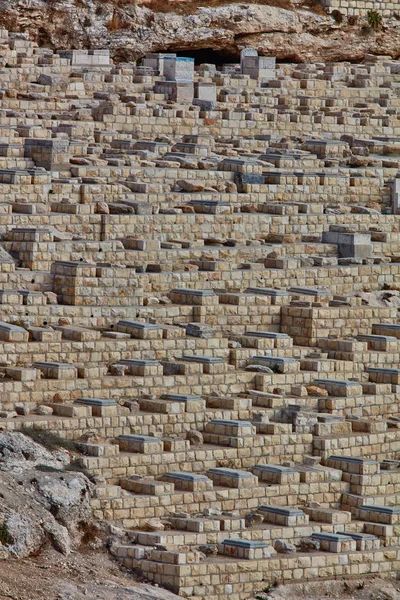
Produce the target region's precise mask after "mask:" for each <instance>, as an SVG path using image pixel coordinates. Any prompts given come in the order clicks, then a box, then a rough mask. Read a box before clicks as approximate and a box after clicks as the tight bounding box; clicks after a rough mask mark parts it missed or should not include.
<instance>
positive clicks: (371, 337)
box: [357, 333, 398, 342]
mask: <svg viewBox="0 0 400 600" xmlns="http://www.w3.org/2000/svg"><path fill="white" fill-rule="evenodd" d="M357 339H358V340H361V341H362V340H366V341H371V342H397V341H398V338H396V337H394V336H393V335H375V334H373V333H365V334H361V335H358V336H357Z"/></svg>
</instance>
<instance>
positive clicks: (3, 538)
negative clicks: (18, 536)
mask: <svg viewBox="0 0 400 600" xmlns="http://www.w3.org/2000/svg"><path fill="white" fill-rule="evenodd" d="M12 543H13V539H12V537H11V535H10V533H9V531H8V529H7V525H5V524H3V525H0V544H2V545H3V546H11V544H12Z"/></svg>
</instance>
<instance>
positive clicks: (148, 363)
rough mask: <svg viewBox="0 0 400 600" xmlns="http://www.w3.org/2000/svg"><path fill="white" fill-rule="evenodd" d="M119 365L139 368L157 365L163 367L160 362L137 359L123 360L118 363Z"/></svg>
mask: <svg viewBox="0 0 400 600" xmlns="http://www.w3.org/2000/svg"><path fill="white" fill-rule="evenodd" d="M117 364H119V365H128V366H137V367H143V366H144V367H146V366H147V367H153V366H155V365H161V363H160V362H158V360H151V359H143V360H140V359H136V358H122V359H121V360H119V361H118V363H117Z"/></svg>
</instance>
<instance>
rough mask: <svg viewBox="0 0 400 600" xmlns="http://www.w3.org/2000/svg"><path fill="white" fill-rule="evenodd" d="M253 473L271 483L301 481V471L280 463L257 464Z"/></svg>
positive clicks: (261, 479)
mask: <svg viewBox="0 0 400 600" xmlns="http://www.w3.org/2000/svg"><path fill="white" fill-rule="evenodd" d="M253 473H254V475H256V476H257V477H258V479H259V480H260V481H264V482H265V483H271V484H274V483H275V484H286V485H287V484H291V483H300V473H299V472H298V471H296V469H293V468H292V467H281V466H278V465H262V464H261V465H256V466H255V467H254V468H253Z"/></svg>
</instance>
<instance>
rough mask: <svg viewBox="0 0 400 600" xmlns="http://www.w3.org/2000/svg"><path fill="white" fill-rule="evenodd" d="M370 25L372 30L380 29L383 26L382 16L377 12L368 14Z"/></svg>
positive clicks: (372, 11) (371, 11)
mask: <svg viewBox="0 0 400 600" xmlns="http://www.w3.org/2000/svg"><path fill="white" fill-rule="evenodd" d="M367 19H368V25H369V26H370V27H371V29H379V28H380V27H381V25H382V15H381V14H380V13H378V11H376V10H369V11H368V12H367Z"/></svg>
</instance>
